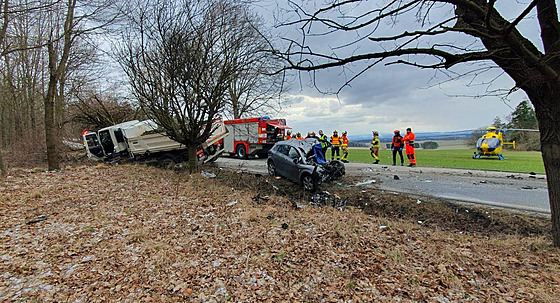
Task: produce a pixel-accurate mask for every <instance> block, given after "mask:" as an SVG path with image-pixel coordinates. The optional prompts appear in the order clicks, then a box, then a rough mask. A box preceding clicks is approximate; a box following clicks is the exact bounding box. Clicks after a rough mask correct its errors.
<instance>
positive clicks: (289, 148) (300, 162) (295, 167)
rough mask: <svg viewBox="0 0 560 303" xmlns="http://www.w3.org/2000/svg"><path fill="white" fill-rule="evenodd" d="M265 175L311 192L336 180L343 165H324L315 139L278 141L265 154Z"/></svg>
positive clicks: (342, 173) (328, 163)
mask: <svg viewBox="0 0 560 303" xmlns="http://www.w3.org/2000/svg"><path fill="white" fill-rule="evenodd" d="M267 166H268V173H269V174H270V175H272V176H277V175H278V176H282V177H285V178H287V179H289V180H291V181H293V182H297V183H300V184H301V185H302V186H303V188H304V189H305V190H308V191H314V190H315V189H317V187H318V186H319V185H321V184H322V183H326V182H329V181H333V180H338V179H340V178H342V176H344V175H345V173H346V171H345V167H344V163H342V162H341V161H338V160H335V161H330V162H327V161H326V160H325V157H324V155H323V153H322V150H321V143H320V142H319V140H317V139H313V138H312V139H304V140H297V139H291V140H286V141H281V142H278V143H276V144H275V145H274V147H272V149H271V150H270V151H269V152H268V160H267Z"/></svg>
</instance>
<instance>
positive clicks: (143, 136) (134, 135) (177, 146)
mask: <svg viewBox="0 0 560 303" xmlns="http://www.w3.org/2000/svg"><path fill="white" fill-rule="evenodd" d="M227 134H228V132H227V130H226V127H225V125H224V122H223V121H222V120H221V119H217V120H215V121H214V123H213V132H212V134H211V135H210V138H208V140H206V142H205V143H204V144H202V145H201V146H199V148H198V150H197V155H198V158H199V160H200V161H202V162H204V163H206V162H210V161H214V160H216V159H217V158H218V157H219V156H220V154H221V153H222V152H223V150H224V148H223V141H222V139H223V138H225V137H226V136H227ZM82 137H83V140H84V146H85V148H86V151H87V155H88V157H89V158H90V159H94V160H104V161H108V162H118V161H120V160H121V159H122V158H127V159H130V160H132V161H140V162H157V163H160V164H161V165H164V166H165V165H170V164H171V163H173V162H174V163H179V162H186V161H188V150H187V147H186V146H185V145H183V144H181V143H179V142H177V141H174V140H172V139H170V138H169V137H167V136H166V134H165V131H164V130H163V129H162V128H160V127H159V126H158V125H157V124H156V123H155V122H154V121H153V120H144V121H138V120H133V121H127V122H124V123H120V124H117V125H113V126H109V127H105V128H102V129H100V130H98V131H96V132H89V131H84V132H83V133H82Z"/></svg>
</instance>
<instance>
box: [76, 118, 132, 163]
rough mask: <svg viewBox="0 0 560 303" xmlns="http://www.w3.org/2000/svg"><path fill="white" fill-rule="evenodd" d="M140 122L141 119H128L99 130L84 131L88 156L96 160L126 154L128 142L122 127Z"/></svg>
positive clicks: (83, 135)
mask: <svg viewBox="0 0 560 303" xmlns="http://www.w3.org/2000/svg"><path fill="white" fill-rule="evenodd" d="M138 122H140V121H138V120H132V121H127V122H124V123H120V124H116V125H112V126H109V127H105V128H102V129H100V130H98V131H97V132H88V131H84V132H83V133H82V137H83V141H84V145H85V147H86V151H87V155H88V157H89V158H90V159H94V160H104V159H113V158H115V157H117V156H124V155H126V154H127V153H128V144H127V142H126V138H125V137H124V134H123V130H122V129H123V128H126V127H129V126H131V125H134V124H137V123H138Z"/></svg>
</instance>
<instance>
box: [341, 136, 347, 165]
mask: <svg viewBox="0 0 560 303" xmlns="http://www.w3.org/2000/svg"><path fill="white" fill-rule="evenodd" d="M347 135H348V133H347V132H346V131H345V132H343V133H342V137H341V138H340V139H341V140H342V144H341V146H340V149H342V158H341V159H340V160H341V161H342V162H344V163H348V137H347Z"/></svg>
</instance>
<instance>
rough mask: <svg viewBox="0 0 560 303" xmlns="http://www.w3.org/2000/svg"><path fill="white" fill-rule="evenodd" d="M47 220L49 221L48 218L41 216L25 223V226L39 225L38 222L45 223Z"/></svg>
mask: <svg viewBox="0 0 560 303" xmlns="http://www.w3.org/2000/svg"><path fill="white" fill-rule="evenodd" d="M45 220H47V216H44V215H43V216H39V217H37V218H35V219H33V220H29V221H27V222H25V224H27V225H29V224H33V223H38V222H41V221H45Z"/></svg>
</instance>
